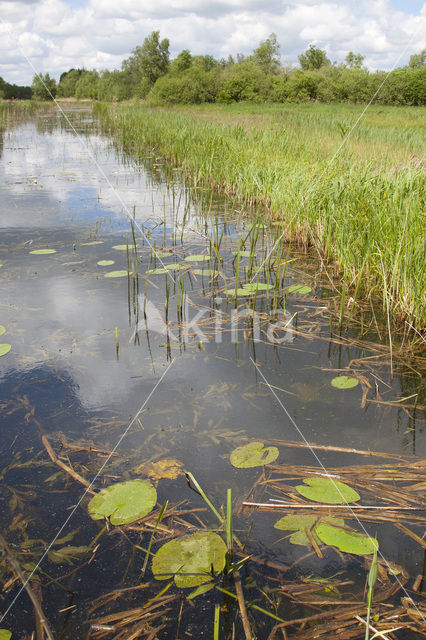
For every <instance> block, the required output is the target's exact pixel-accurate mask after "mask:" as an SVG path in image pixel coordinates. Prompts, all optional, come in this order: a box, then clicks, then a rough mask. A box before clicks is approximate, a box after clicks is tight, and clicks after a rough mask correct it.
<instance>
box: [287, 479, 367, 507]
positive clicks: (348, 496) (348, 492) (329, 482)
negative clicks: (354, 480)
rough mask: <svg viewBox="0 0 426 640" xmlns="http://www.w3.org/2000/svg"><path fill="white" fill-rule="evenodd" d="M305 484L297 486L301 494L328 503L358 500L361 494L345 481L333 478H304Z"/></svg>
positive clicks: (309, 498) (344, 502)
mask: <svg viewBox="0 0 426 640" xmlns="http://www.w3.org/2000/svg"><path fill="white" fill-rule="evenodd" d="M303 482H304V483H305V485H308V486H305V485H302V484H299V485H297V486H296V487H295V489H296V491H297V492H298V493H300V495H302V496H304V497H305V498H308V500H313V501H314V502H326V503H327V504H346V503H347V502H356V501H357V500H359V499H360V495H359V494H358V493H357V492H356V491H355V489H352V487H349V486H348V485H347V484H345V483H344V482H340V481H339V480H334V479H332V478H304V479H303Z"/></svg>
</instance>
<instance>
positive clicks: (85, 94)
mask: <svg viewBox="0 0 426 640" xmlns="http://www.w3.org/2000/svg"><path fill="white" fill-rule="evenodd" d="M98 83H99V74H98V72H97V71H94V70H93V71H86V70H84V71H83V72H82V74H81V75H80V77H79V79H78V80H77V82H76V85H75V97H76V98H77V100H80V98H91V99H92V100H96V99H97V97H98Z"/></svg>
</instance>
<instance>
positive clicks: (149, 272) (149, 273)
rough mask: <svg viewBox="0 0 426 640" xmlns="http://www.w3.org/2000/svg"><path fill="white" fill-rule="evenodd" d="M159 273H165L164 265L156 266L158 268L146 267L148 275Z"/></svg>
mask: <svg viewBox="0 0 426 640" xmlns="http://www.w3.org/2000/svg"><path fill="white" fill-rule="evenodd" d="M159 273H167V269H166V268H165V267H158V269H148V271H147V272H146V275H147V276H150V275H153V274H154V275H155V274H159Z"/></svg>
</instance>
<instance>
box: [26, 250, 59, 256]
mask: <svg viewBox="0 0 426 640" xmlns="http://www.w3.org/2000/svg"><path fill="white" fill-rule="evenodd" d="M30 253H31V254H32V255H34V256H47V255H48V254H49V253H56V249H34V250H33V251H30Z"/></svg>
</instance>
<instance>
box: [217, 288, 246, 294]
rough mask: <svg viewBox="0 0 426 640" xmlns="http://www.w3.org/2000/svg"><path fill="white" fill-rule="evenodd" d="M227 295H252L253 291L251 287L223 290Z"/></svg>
mask: <svg viewBox="0 0 426 640" xmlns="http://www.w3.org/2000/svg"><path fill="white" fill-rule="evenodd" d="M223 293H224V294H225V295H226V296H252V295H253V292H252V291H249V289H241V288H239V289H225V291H224V292H223Z"/></svg>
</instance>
